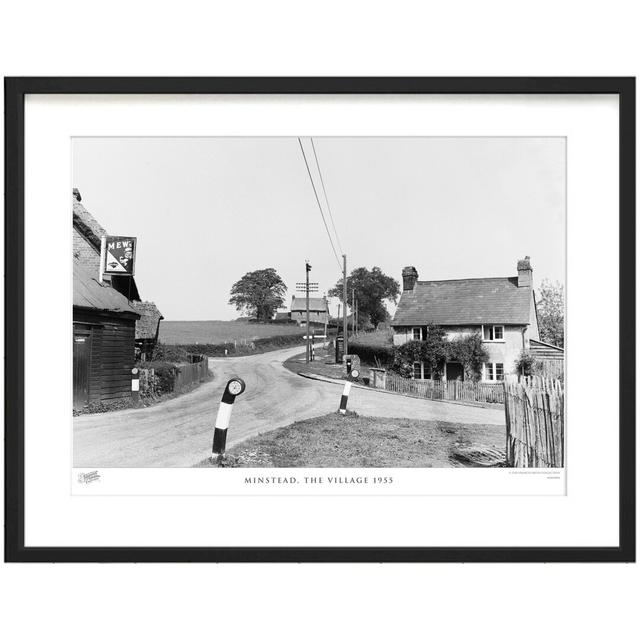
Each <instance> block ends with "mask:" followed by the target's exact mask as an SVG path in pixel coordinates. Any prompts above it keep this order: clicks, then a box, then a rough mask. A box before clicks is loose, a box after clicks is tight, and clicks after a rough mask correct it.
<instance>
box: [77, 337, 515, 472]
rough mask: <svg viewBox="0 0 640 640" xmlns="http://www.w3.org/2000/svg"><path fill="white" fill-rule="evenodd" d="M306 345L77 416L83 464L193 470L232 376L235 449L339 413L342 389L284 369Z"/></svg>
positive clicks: (362, 401) (358, 407)
mask: <svg viewBox="0 0 640 640" xmlns="http://www.w3.org/2000/svg"><path fill="white" fill-rule="evenodd" d="M296 353H300V347H294V348H291V349H283V350H280V351H271V352H268V353H263V354H259V355H253V356H246V357H241V358H217V359H210V360H209V363H210V367H211V369H212V370H213V372H214V375H215V380H213V381H212V382H207V383H205V384H203V385H202V386H201V387H199V388H198V389H196V390H195V391H193V392H191V393H188V394H186V395H184V396H180V397H178V398H175V399H173V400H169V401H167V402H163V403H160V404H158V405H154V406H151V407H148V408H145V409H128V410H126V411H114V412H111V413H103V414H91V415H83V416H79V417H77V418H74V422H73V424H74V465H75V466H76V467H190V466H192V465H193V464H195V463H197V462H199V461H201V460H202V459H203V458H205V457H206V456H207V455H208V454H209V452H210V450H211V440H212V435H213V424H214V422H215V416H216V412H217V409H218V403H219V402H220V397H221V395H222V390H223V389H224V386H225V384H226V382H227V380H228V379H229V377H231V376H232V375H238V376H240V377H241V378H243V379H244V381H245V382H246V383H247V390H246V392H245V393H244V394H243V395H242V396H240V397H239V398H238V400H237V401H236V403H235V406H234V409H233V416H232V418H231V426H230V428H229V435H228V439H227V446H228V447H230V446H232V445H233V444H236V443H238V442H240V441H242V440H244V439H245V438H247V437H249V436H252V435H256V434H258V433H261V432H264V431H269V430H271V429H277V428H279V427H283V426H286V425H288V424H291V423H292V422H295V421H297V420H305V419H307V418H314V417H318V416H321V415H324V414H326V413H329V412H332V411H336V410H337V408H338V404H339V401H340V395H341V387H340V386H339V385H336V384H330V383H325V382H318V381H315V380H309V379H307V378H302V377H300V376H298V375H296V374H295V373H292V372H291V371H288V370H287V369H285V368H284V367H283V366H282V363H283V362H284V361H285V360H286V359H287V358H289V357H291V356H292V355H295V354H296ZM349 409H352V410H354V411H357V412H358V413H360V414H362V415H370V416H378V417H398V418H416V419H424V420H439V421H445V422H455V423H458V424H494V425H496V428H497V429H503V428H504V426H503V425H504V412H503V411H502V410H501V409H484V408H477V407H467V406H462V405H453V404H445V403H442V402H430V401H428V400H420V399H416V398H405V397H402V396H393V395H390V394H383V393H376V392H374V391H369V390H366V389H358V388H354V389H353V390H352V392H351V397H350V399H349Z"/></svg>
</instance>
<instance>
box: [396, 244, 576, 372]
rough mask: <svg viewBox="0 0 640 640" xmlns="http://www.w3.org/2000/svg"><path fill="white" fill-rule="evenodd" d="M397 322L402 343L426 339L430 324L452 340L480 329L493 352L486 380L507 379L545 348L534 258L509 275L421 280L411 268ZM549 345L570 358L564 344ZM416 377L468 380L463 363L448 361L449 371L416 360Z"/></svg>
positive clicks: (405, 272) (485, 369)
mask: <svg viewBox="0 0 640 640" xmlns="http://www.w3.org/2000/svg"><path fill="white" fill-rule="evenodd" d="M391 325H392V327H393V331H394V335H393V341H394V344H396V345H401V344H404V343H406V342H408V341H409V340H422V339H423V338H424V337H425V336H426V332H427V330H428V327H429V326H430V325H438V326H440V327H442V328H443V329H444V330H445V335H446V338H447V339H449V340H454V339H455V338H458V337H464V336H468V335H471V334H473V333H479V334H480V335H481V336H482V340H483V344H484V347H485V349H486V351H487V352H488V354H489V362H487V363H486V364H485V365H484V366H483V371H482V379H483V380H485V381H487V382H498V381H501V380H503V379H504V376H505V375H506V374H509V373H515V372H516V371H515V363H516V361H517V360H518V358H519V356H520V354H521V353H522V352H523V351H530V350H532V351H533V350H535V351H537V352H538V353H541V352H542V347H541V345H543V343H541V342H540V336H539V332H538V314H537V309H536V299H535V293H534V291H533V269H532V267H531V262H530V259H529V257H528V256H527V257H526V258H524V259H523V260H519V261H518V264H517V276H513V277H505V278H465V279H463V280H424V281H419V280H418V272H417V270H416V269H415V267H405V268H404V269H403V270H402V295H401V297H400V301H399V303H398V308H397V310H396V313H395V316H394V318H393V321H392V323H391ZM545 347H550V350H551V351H552V352H553V357H554V358H558V357H559V358H561V359H563V358H564V352H563V350H562V349H560V348H559V347H552V346H551V345H545ZM414 377H416V378H438V377H441V378H443V379H446V380H456V379H458V380H462V379H464V368H463V366H462V363H459V362H447V363H446V364H445V366H444V370H443V371H429V370H425V366H424V363H421V362H416V363H414Z"/></svg>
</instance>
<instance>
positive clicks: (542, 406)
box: [504, 376, 564, 467]
mask: <svg viewBox="0 0 640 640" xmlns="http://www.w3.org/2000/svg"><path fill="white" fill-rule="evenodd" d="M504 395H505V405H504V411H505V417H506V422H507V464H508V465H509V466H512V467H562V466H563V465H564V389H563V386H562V383H561V382H560V380H553V379H551V378H542V377H538V376H532V377H531V378H521V379H520V380H519V381H516V380H506V381H505V382H504Z"/></svg>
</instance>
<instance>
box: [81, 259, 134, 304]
mask: <svg viewBox="0 0 640 640" xmlns="http://www.w3.org/2000/svg"><path fill="white" fill-rule="evenodd" d="M73 306H74V307H82V308H84V309H95V310H97V311H112V312H114V313H133V314H135V315H139V314H138V312H137V311H136V310H135V309H134V308H133V307H132V306H131V305H130V304H129V301H128V300H127V298H126V297H125V296H123V295H122V294H121V293H118V292H117V291H116V290H115V289H114V288H113V287H110V286H109V285H107V284H100V283H99V282H98V281H97V280H96V278H94V277H93V276H92V275H91V273H90V272H89V271H88V270H87V269H85V268H84V267H83V266H82V265H81V264H80V263H79V262H78V260H77V259H76V258H74V260H73Z"/></svg>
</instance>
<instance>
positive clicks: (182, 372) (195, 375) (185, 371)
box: [173, 356, 209, 391]
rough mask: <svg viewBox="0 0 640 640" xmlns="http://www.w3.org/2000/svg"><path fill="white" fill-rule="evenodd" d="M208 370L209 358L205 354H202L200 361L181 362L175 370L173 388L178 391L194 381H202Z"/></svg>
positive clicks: (205, 377)
mask: <svg viewBox="0 0 640 640" xmlns="http://www.w3.org/2000/svg"><path fill="white" fill-rule="evenodd" d="M208 371H209V358H208V357H207V356H202V360H200V362H194V363H192V364H181V365H180V366H178V368H177V371H176V377H175V380H174V383H173V390H174V391H180V390H181V389H183V388H184V387H188V386H189V385H192V384H193V383H194V382H204V381H205V380H206V379H207V375H208Z"/></svg>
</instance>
